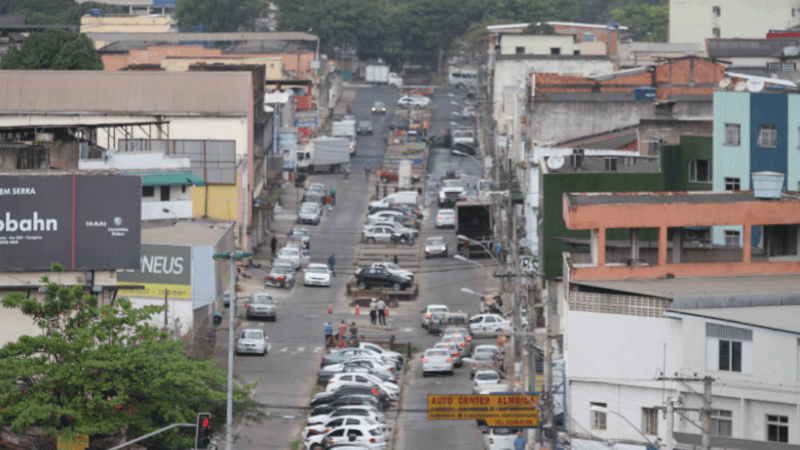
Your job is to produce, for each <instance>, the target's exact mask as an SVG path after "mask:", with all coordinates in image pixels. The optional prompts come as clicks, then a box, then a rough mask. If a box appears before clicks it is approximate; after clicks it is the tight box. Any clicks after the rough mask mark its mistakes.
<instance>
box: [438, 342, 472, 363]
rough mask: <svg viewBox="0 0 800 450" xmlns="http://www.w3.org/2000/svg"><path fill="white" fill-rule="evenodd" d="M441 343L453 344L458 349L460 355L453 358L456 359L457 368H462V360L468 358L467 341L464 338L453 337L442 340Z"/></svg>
mask: <svg viewBox="0 0 800 450" xmlns="http://www.w3.org/2000/svg"><path fill="white" fill-rule="evenodd" d="M441 342H442V343H445V344H453V345H454V346H455V347H456V351H457V352H458V355H453V357H454V358H456V361H455V364H456V366H457V367H461V358H462V357H464V356H467V341H466V340H465V339H464V337H463V336H455V335H451V336H448V337H444V338H442V341H441Z"/></svg>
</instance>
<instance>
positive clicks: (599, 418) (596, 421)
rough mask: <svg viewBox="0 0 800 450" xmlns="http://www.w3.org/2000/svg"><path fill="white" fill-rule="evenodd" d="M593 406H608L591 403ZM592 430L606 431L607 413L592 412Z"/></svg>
mask: <svg viewBox="0 0 800 450" xmlns="http://www.w3.org/2000/svg"><path fill="white" fill-rule="evenodd" d="M591 406H599V407H600V408H606V407H607V406H608V405H606V404H605V403H591ZM592 429H594V430H605V429H606V413H604V412H600V411H592Z"/></svg>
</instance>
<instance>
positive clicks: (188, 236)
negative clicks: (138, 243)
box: [142, 221, 231, 245]
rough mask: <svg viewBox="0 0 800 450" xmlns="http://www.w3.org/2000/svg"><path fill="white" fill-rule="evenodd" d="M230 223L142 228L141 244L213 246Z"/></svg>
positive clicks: (192, 223) (201, 223) (179, 224)
mask: <svg viewBox="0 0 800 450" xmlns="http://www.w3.org/2000/svg"><path fill="white" fill-rule="evenodd" d="M229 227H231V224H230V222H224V223H213V222H200V221H198V222H178V223H176V224H175V225H173V226H169V227H157V228H142V244H165V245H215V244H216V243H217V241H219V239H220V238H221V237H222V236H223V235H224V234H225V232H226V231H228V228H229Z"/></svg>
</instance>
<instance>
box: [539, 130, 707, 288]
mask: <svg viewBox="0 0 800 450" xmlns="http://www.w3.org/2000/svg"><path fill="white" fill-rule="evenodd" d="M711 141H712V138H710V137H696V136H683V137H681V140H680V144H679V145H676V146H664V147H661V152H660V156H657V157H656V156H651V157H647V156H638V155H636V156H592V155H584V156H582V157H576V156H575V155H572V156H567V157H564V158H563V164H561V165H560V167H559V164H548V163H547V161H546V160H547V159H548V157H544V158H542V160H540V161H539V214H540V217H539V219H540V220H541V221H542V222H541V226H540V227H539V262H540V264H539V271H540V272H539V275H540V276H542V277H544V278H545V279H547V278H559V277H561V276H562V271H563V253H564V252H573V253H574V252H575V250H577V251H578V253H582V254H586V255H588V252H589V240H590V232H589V231H588V230H578V231H571V230H568V229H567V227H566V224H565V223H564V217H563V211H562V207H563V195H564V194H565V193H570V192H654V191H656V192H657V191H698V190H711V186H712V185H711V183H710V182H705V181H699V180H698V174H699V175H701V177H700V179H701V180H705V178H703V177H702V175H703V173H702V172H700V173H698V168H700V169H701V170H702V169H704V168H705V167H706V165H705V164H706V163H707V168H708V175H709V180H710V176H711V155H712V152H713V149H712V145H711ZM578 159H580V161H577V160H578ZM698 162H700V163H698ZM559 163H561V160H559ZM576 165H577V167H576ZM554 167H558V168H554ZM698 231H699V232H707V230H698ZM639 239H640V241H641V245H643V246H647V245H648V242H652V243H653V247H654V248H655V247H657V245H656V244H657V239H658V230H657V229H644V230H640V231H639ZM606 243H607V246H608V247H609V248H608V249H607V261H608V262H609V263H615V262H616V263H620V264H623V263H625V262H626V261H625V260H624V256H623V255H625V254H626V253H627V252H629V251H630V230H628V229H620V230H607V232H606ZM614 246H617V247H618V248H617V249H616V250H615V249H614ZM625 246H627V247H628V249H627V250H626V249H625V248H624V247H625ZM615 251H616V253H615ZM615 254H616V255H617V261H615V260H614V255H615ZM574 256H575V255H573V258H574ZM573 262H574V263H575V262H577V263H580V262H581V261H579V260H578V261H576V260H575V259H573Z"/></svg>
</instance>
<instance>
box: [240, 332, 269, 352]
mask: <svg viewBox="0 0 800 450" xmlns="http://www.w3.org/2000/svg"><path fill="white" fill-rule="evenodd" d="M268 340H269V338H268V337H267V336H265V335H264V331H262V330H259V329H257V328H248V329H246V330H242V332H241V333H239V335H238V336H236V353H237V354H240V355H241V354H242V353H255V354H258V355H261V356H266V355H267V352H268V351H269V350H268V349H267V341H268Z"/></svg>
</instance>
